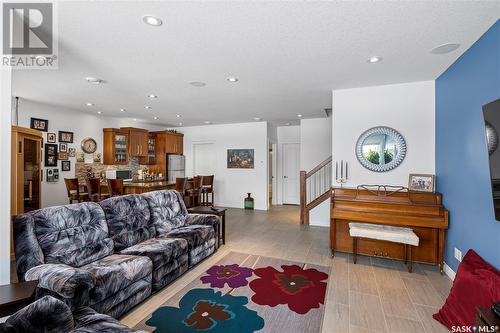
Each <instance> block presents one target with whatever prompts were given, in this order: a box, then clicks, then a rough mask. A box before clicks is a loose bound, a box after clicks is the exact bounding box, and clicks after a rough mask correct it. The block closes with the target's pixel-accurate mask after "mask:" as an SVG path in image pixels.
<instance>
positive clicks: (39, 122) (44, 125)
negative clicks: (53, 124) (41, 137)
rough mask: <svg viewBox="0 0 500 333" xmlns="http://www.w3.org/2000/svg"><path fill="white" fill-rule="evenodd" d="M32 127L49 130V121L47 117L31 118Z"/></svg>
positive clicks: (44, 130)
mask: <svg viewBox="0 0 500 333" xmlns="http://www.w3.org/2000/svg"><path fill="white" fill-rule="evenodd" d="M30 128H32V129H36V130H38V131H43V132H47V131H48V130H49V121H48V120H47V119H40V118H30Z"/></svg>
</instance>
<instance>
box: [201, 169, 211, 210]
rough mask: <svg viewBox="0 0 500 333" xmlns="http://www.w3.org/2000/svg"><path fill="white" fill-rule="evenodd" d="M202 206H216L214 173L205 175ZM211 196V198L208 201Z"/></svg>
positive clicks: (202, 186) (202, 188)
mask: <svg viewBox="0 0 500 333" xmlns="http://www.w3.org/2000/svg"><path fill="white" fill-rule="evenodd" d="M202 178H203V181H202V183H201V203H200V206H212V207H213V206H214V175H210V176H203V177H202ZM209 196H210V197H211V200H210V201H208V199H209Z"/></svg>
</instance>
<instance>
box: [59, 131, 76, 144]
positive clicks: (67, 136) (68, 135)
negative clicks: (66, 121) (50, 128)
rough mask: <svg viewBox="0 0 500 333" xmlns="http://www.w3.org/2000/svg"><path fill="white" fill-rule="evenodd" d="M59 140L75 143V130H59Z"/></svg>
mask: <svg viewBox="0 0 500 333" xmlns="http://www.w3.org/2000/svg"><path fill="white" fill-rule="evenodd" d="M59 142H66V143H73V132H65V131H59Z"/></svg>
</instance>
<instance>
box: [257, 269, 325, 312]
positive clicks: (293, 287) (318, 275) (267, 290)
mask: <svg viewBox="0 0 500 333" xmlns="http://www.w3.org/2000/svg"><path fill="white" fill-rule="evenodd" d="M281 268H282V269H283V272H279V271H278V270H276V269H275V268H273V267H265V268H257V269H255V270H254V274H255V275H257V276H258V277H259V278H258V279H255V280H253V281H251V282H250V288H251V289H252V290H253V291H254V292H255V295H253V296H252V301H253V302H254V303H256V304H260V305H269V306H271V307H275V306H277V305H278V304H288V308H289V309H290V310H292V311H293V312H296V313H298V314H306V313H307V312H309V310H311V309H314V308H319V307H320V304H324V302H325V293H326V282H323V281H324V280H326V279H328V274H326V273H323V272H320V271H318V270H316V269H313V268H310V269H302V268H300V267H299V266H297V265H291V266H287V265H283V266H281Z"/></svg>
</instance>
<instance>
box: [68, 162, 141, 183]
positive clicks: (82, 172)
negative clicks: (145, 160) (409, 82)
mask: <svg viewBox="0 0 500 333" xmlns="http://www.w3.org/2000/svg"><path fill="white" fill-rule="evenodd" d="M142 167H143V166H142V165H140V164H139V158H138V157H129V159H128V164H126V165H106V164H102V163H84V162H76V164H75V176H76V177H77V178H78V179H79V180H80V182H83V181H84V180H85V178H86V177H87V170H88V169H89V168H92V171H93V172H94V175H95V176H96V177H100V175H101V174H102V173H104V174H105V173H106V171H107V170H132V174H133V176H134V178H136V177H137V173H138V171H139V169H141V168H142Z"/></svg>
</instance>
